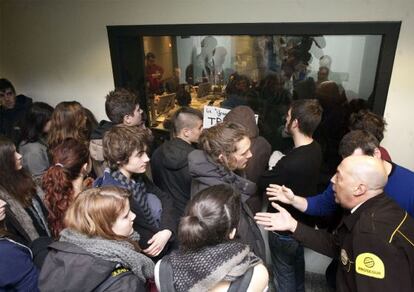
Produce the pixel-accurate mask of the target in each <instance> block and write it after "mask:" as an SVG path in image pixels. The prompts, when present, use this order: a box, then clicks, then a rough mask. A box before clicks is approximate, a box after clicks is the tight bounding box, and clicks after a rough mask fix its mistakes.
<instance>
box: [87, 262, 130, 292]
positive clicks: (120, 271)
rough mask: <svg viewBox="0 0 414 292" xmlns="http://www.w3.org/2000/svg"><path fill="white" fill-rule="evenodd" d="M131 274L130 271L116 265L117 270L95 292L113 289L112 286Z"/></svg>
mask: <svg viewBox="0 0 414 292" xmlns="http://www.w3.org/2000/svg"><path fill="white" fill-rule="evenodd" d="M131 274H132V272H131V270H130V269H128V268H125V267H123V266H121V265H116V267H115V269H114V270H113V271H112V272H111V273H110V274H109V276H108V277H107V278H106V279H105V280H104V281H103V282H102V283H101V284H99V286H98V287H96V289H94V290H93V291H94V292H104V291H106V289H108V288H109V287H111V285H112V284H114V283H115V282H116V281H118V280H119V279H121V278H123V277H125V276H128V275H131Z"/></svg>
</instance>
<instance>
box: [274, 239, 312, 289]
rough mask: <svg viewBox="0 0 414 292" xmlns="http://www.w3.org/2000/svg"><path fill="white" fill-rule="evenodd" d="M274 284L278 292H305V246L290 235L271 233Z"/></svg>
mask: <svg viewBox="0 0 414 292" xmlns="http://www.w3.org/2000/svg"><path fill="white" fill-rule="evenodd" d="M269 248H270V253H271V257H272V272H273V282H274V284H275V287H276V291H278V292H304V291H305V256H304V251H303V246H302V245H301V244H300V243H299V242H298V241H297V240H296V239H294V238H293V237H291V236H289V235H281V234H277V233H274V232H269Z"/></svg>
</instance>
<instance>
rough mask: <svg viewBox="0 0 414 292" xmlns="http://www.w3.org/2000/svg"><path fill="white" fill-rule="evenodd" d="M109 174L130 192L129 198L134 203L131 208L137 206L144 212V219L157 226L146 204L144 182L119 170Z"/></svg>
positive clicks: (146, 197)
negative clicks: (128, 176)
mask: <svg viewBox="0 0 414 292" xmlns="http://www.w3.org/2000/svg"><path fill="white" fill-rule="evenodd" d="M111 176H112V177H113V178H114V179H115V180H116V181H118V182H119V183H120V184H121V185H122V186H123V187H124V188H126V189H127V190H129V191H130V192H131V194H132V198H131V199H132V202H133V203H134V205H132V204H131V208H133V207H137V208H139V209H140V210H141V211H142V213H143V214H144V217H145V220H146V221H147V222H148V223H149V224H151V225H152V226H154V227H158V224H157V222H156V220H155V218H154V217H153V216H152V213H151V209H150V206H149V204H148V196H147V190H146V187H145V183H144V182H143V181H142V178H141V177H139V178H138V181H135V180H133V179H129V178H127V177H126V176H125V175H124V174H123V173H122V172H120V171H119V170H117V171H114V172H112V173H111Z"/></svg>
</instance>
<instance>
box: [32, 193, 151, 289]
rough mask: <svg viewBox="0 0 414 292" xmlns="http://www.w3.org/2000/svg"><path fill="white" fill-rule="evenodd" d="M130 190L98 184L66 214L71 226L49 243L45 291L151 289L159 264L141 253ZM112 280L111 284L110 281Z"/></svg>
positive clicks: (43, 275)
mask: <svg viewBox="0 0 414 292" xmlns="http://www.w3.org/2000/svg"><path fill="white" fill-rule="evenodd" d="M129 196H130V194H129V192H128V191H126V190H124V189H121V188H117V187H112V186H111V187H102V188H92V189H88V190H86V191H83V192H82V193H80V194H79V195H78V196H77V197H76V199H75V201H74V202H73V203H72V204H71V205H70V206H69V209H68V210H67V212H66V215H65V226H66V228H65V229H64V230H62V231H61V233H60V239H59V241H58V242H55V243H53V244H51V245H50V246H49V248H50V252H49V254H48V255H47V257H46V260H45V262H44V264H43V267H42V270H41V272H40V277H39V288H40V290H41V291H60V290H63V288H64V289H65V290H66V291H104V289H102V287H105V286H106V285H108V286H106V287H109V288H108V289H107V290H105V291H145V288H144V284H145V282H146V280H147V279H150V278H152V277H153V275H154V263H153V262H152V260H151V259H149V258H148V257H146V256H145V255H143V254H141V253H140V252H139V251H140V250H139V247H138V244H137V241H138V240H139V235H138V233H136V232H134V230H133V228H132V225H133V221H134V218H135V214H134V213H133V212H132V211H131V209H130V206H129V198H128V197H129ZM109 283H110V285H109Z"/></svg>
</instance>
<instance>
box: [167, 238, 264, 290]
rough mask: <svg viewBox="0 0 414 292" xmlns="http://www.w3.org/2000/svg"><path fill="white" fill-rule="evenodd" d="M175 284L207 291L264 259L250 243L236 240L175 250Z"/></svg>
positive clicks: (232, 278) (184, 287)
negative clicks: (188, 249)
mask: <svg viewBox="0 0 414 292" xmlns="http://www.w3.org/2000/svg"><path fill="white" fill-rule="evenodd" d="M166 257H168V259H169V261H170V262H171V265H172V269H173V278H174V287H175V288H176V290H177V292H181V291H183V292H184V291H190V292H191V291H194V292H196V291H197V292H200V291H208V290H210V289H211V288H213V287H214V286H216V285H217V284H218V283H219V282H220V281H223V280H227V281H234V280H236V279H237V278H238V277H240V276H242V275H244V273H245V272H246V271H247V270H248V269H249V268H250V267H253V266H255V265H257V264H258V263H260V262H261V260H260V259H259V258H258V257H257V256H256V255H255V254H254V253H252V252H251V251H250V247H249V246H248V245H245V244H242V243H240V242H237V241H230V242H225V243H221V244H218V245H215V246H207V247H204V248H202V249H200V250H196V251H185V252H184V251H181V250H177V251H174V252H172V253H171V254H170V255H168V256H166Z"/></svg>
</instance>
